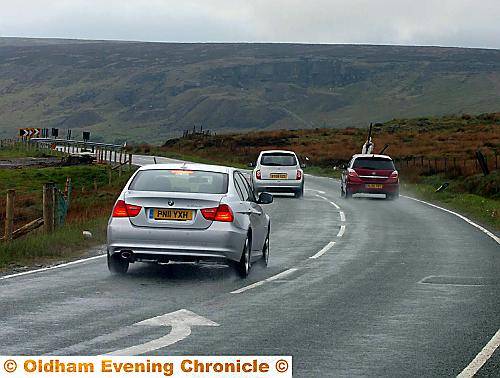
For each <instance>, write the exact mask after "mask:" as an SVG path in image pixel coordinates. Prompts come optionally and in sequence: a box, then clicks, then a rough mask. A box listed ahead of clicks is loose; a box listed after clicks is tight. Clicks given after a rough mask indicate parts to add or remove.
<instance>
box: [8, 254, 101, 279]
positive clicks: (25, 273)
mask: <svg viewBox="0 0 500 378" xmlns="http://www.w3.org/2000/svg"><path fill="white" fill-rule="evenodd" d="M104 256H106V254H102V255H98V256H93V257H87V258H85V259H80V260H75V261H70V262H68V263H64V264H59V265H53V266H49V267H47V268H40V269H35V270H27V271H26V272H21V273H15V274H9V275H8V276H2V277H0V281H1V280H6V279H7V278H14V277H19V276H26V275H28V274H34V273H40V272H45V271H47V270H52V269H57V268H64V267H66V266H70V265H76V264H81V263H83V262H86V261H90V260H95V259H98V258H101V257H104Z"/></svg>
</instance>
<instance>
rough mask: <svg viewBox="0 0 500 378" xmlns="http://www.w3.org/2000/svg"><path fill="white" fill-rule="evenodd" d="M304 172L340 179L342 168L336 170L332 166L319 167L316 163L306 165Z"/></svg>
mask: <svg viewBox="0 0 500 378" xmlns="http://www.w3.org/2000/svg"><path fill="white" fill-rule="evenodd" d="M304 172H305V173H308V174H310V175H315V176H322V177H333V178H337V179H339V178H340V176H341V174H342V170H341V169H337V170H334V169H332V168H325V167H318V166H315V165H312V166H308V167H306V168H305V169H304Z"/></svg>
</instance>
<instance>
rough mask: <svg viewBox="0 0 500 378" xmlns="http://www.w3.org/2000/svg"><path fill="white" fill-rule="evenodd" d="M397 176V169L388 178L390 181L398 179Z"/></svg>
mask: <svg viewBox="0 0 500 378" xmlns="http://www.w3.org/2000/svg"><path fill="white" fill-rule="evenodd" d="M398 178H399V173H398V171H394V172H392V173H391V175H390V176H389V180H392V181H398Z"/></svg>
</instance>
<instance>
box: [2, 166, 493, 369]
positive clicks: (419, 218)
mask: <svg viewBox="0 0 500 378" xmlns="http://www.w3.org/2000/svg"><path fill="white" fill-rule="evenodd" d="M145 159H146V158H142V159H141V158H140V157H139V158H137V160H136V162H137V163H139V164H143V163H144V162H145ZM148 159H150V158H148ZM306 188H307V190H306V194H305V197H304V198H303V199H301V200H296V199H294V198H292V197H286V196H280V197H276V198H275V202H274V203H273V204H271V205H267V206H266V210H267V211H268V213H269V214H270V216H271V221H272V232H271V258H270V265H269V267H267V268H265V267H264V266H263V264H261V263H258V262H257V263H255V264H254V266H253V267H252V271H251V274H250V276H249V278H248V279H246V280H242V279H240V278H239V277H238V276H237V275H236V274H235V273H234V272H233V270H232V269H231V268H229V267H225V266H193V265H171V266H154V265H147V264H133V265H131V269H130V271H129V274H127V275H126V276H124V277H117V276H112V275H110V274H109V273H108V271H107V267H106V261H105V258H104V257H101V258H97V259H93V260H89V261H86V262H82V263H80V264H76V265H72V266H67V267H62V268H58V269H53V270H49V271H44V272H40V273H34V274H29V275H25V276H19V277H12V278H8V279H4V280H0V290H1V291H0V300H1V301H0V350H1V354H4V355H17V354H23V355H27V354H32V355H33V354H52V355H74V354H79V355H82V354H83V355H89V354H90V355H94V354H103V353H109V352H112V351H116V350H120V349H123V348H127V347H130V346H133V345H137V344H141V343H144V342H147V341H149V340H153V339H157V338H159V337H161V336H164V335H165V334H167V333H168V332H169V327H146V328H140V329H136V328H134V327H133V326H132V325H133V324H134V323H136V322H139V321H141V320H144V319H148V318H151V317H154V316H158V315H162V314H166V313H169V312H173V311H176V310H179V309H186V310H189V311H192V312H194V313H196V314H198V315H200V316H203V317H205V318H207V319H210V320H212V321H214V322H216V323H218V324H219V326H218V327H208V326H197V327H193V328H192V333H191V335H190V336H188V337H187V338H185V339H183V340H181V341H179V342H177V343H175V344H173V345H170V346H168V347H166V348H162V349H158V350H155V351H152V352H150V353H149V354H151V355H175V354H186V355H213V354H220V355H242V354H247V355H253V354H257V355H292V356H293V362H294V363H293V365H294V366H293V368H294V376H300V377H326V376H332V377H333V376H455V375H457V374H458V373H459V372H460V371H462V369H464V368H465V367H466V366H467V364H469V362H471V361H472V359H473V358H474V357H475V356H476V354H477V353H478V352H479V351H480V350H481V349H482V348H483V347H484V346H485V345H486V343H487V342H488V341H489V340H490V339H491V338H492V336H493V335H494V334H495V332H496V331H497V330H498V329H499V325H500V248H499V245H498V244H497V242H495V241H494V240H493V239H492V238H490V237H488V236H487V235H486V234H484V233H483V232H481V231H480V230H478V229H476V228H474V227H472V226H471V225H469V224H467V223H466V222H464V221H463V220H461V219H459V218H457V217H455V216H453V215H451V214H448V213H445V212H443V211H441V210H439V209H435V208H432V207H429V206H427V205H425V204H422V203H418V202H415V201H413V200H410V199H407V198H401V199H399V200H397V201H385V200H379V199H364V198H358V199H356V198H355V199H350V200H344V199H341V198H339V190H338V182H337V181H335V180H331V179H327V178H318V177H311V176H307V177H306ZM330 201H333V202H334V203H335V204H337V205H338V206H340V209H337V208H336V207H335V206H334V205H333V204H331V203H330ZM340 212H343V213H344V216H345V221H343V220H342V219H343V217H342V215H341V213H340ZM342 225H344V226H345V231H344V233H343V235H342V236H340V235H339V231H340V230H341V226H342ZM341 233H342V232H340V234H341ZM330 242H335V244H334V245H333V246H332V247H331V248H330V249H329V250H327V251H326V252H325V253H324V254H322V255H321V256H319V257H318V258H316V259H311V258H310V257H311V256H313V255H315V254H316V253H317V252H319V251H320V250H322V248H323V247H325V246H326V245H327V244H328V243H330ZM291 268H294V269H296V270H294V271H291V272H290V274H288V275H286V276H283V277H280V278H278V279H276V280H273V281H269V282H264V283H263V284H262V285H260V286H257V287H255V288H251V289H249V290H247V291H244V292H241V293H231V291H235V290H237V289H240V288H242V287H244V286H247V285H249V284H252V283H254V282H260V281H262V280H264V279H266V278H269V277H272V276H273V275H275V274H278V273H280V272H283V271H286V270H287V269H291ZM499 372H500V356H499V351H498V350H497V351H496V352H495V353H494V355H493V356H492V357H491V358H490V360H489V361H488V362H487V363H486V364H485V365H484V367H483V368H482V369H481V370H480V371H479V376H488V375H491V376H495V375H497V376H498V375H499Z"/></svg>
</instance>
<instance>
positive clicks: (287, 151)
mask: <svg viewBox="0 0 500 378" xmlns="http://www.w3.org/2000/svg"><path fill="white" fill-rule="evenodd" d="M274 152H282V153H286V154H294V155H295V152H293V151H289V150H264V151H260V153H261V154H267V153H274Z"/></svg>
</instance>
